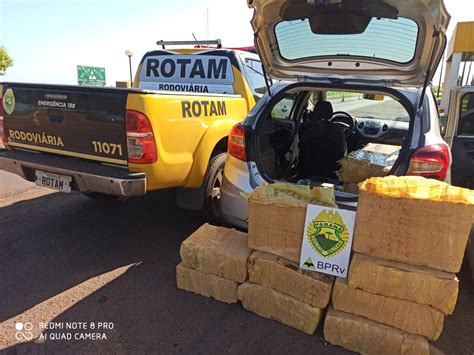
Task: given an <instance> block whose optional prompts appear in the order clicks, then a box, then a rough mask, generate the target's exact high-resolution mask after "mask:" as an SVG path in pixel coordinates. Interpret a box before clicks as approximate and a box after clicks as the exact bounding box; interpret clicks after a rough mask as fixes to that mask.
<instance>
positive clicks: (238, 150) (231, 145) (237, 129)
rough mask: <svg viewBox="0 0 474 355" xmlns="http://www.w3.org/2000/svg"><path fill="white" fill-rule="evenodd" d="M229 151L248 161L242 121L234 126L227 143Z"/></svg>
mask: <svg viewBox="0 0 474 355" xmlns="http://www.w3.org/2000/svg"><path fill="white" fill-rule="evenodd" d="M227 152H228V153H229V154H230V155H232V156H233V157H235V158H237V159H239V160H242V161H246V160H247V155H246V154H245V135H244V126H242V124H241V123H238V124H236V125H235V126H234V127H232V130H231V131H230V134H229V141H228V144H227Z"/></svg>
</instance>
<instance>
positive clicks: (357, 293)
mask: <svg viewBox="0 0 474 355" xmlns="http://www.w3.org/2000/svg"><path fill="white" fill-rule="evenodd" d="M332 304H333V306H334V308H335V309H337V310H339V311H343V312H347V313H352V314H356V315H358V316H362V317H365V318H368V319H371V320H373V321H376V322H378V323H383V324H386V325H390V326H392V327H395V328H398V329H400V330H403V331H405V332H408V333H411V334H417V335H422V336H424V337H426V338H428V339H430V340H436V339H438V337H439V335H440V334H441V331H442V330H443V322H444V315H443V313H441V312H440V311H438V310H437V309H435V308H433V307H431V306H427V305H425V304H418V303H415V302H411V301H406V300H400V299H397V298H391V297H385V296H381V295H376V294H373V293H368V292H365V291H362V290H358V289H354V288H350V287H349V285H348V284H347V282H346V280H344V279H341V278H337V279H336V282H335V283H334V289H333V292H332Z"/></svg>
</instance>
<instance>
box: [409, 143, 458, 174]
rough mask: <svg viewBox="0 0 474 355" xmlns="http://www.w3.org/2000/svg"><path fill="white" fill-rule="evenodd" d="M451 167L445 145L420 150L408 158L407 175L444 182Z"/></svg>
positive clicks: (449, 155)
mask: <svg viewBox="0 0 474 355" xmlns="http://www.w3.org/2000/svg"><path fill="white" fill-rule="evenodd" d="M450 165H451V154H450V152H449V148H448V146H447V145H446V144H433V145H429V146H426V147H423V148H420V149H418V150H416V151H415V153H413V155H412V156H411V158H410V166H409V168H408V173H407V174H408V175H417V176H424V177H426V178H431V179H438V180H441V181H443V180H445V179H446V175H447V174H448V170H449V166H450Z"/></svg>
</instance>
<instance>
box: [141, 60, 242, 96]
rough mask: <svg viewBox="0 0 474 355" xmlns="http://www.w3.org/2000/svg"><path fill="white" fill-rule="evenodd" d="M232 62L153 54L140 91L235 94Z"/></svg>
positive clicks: (143, 72) (143, 71) (146, 64)
mask: <svg viewBox="0 0 474 355" xmlns="http://www.w3.org/2000/svg"><path fill="white" fill-rule="evenodd" d="M233 84H234V72H233V69H232V64H231V62H230V59H229V58H227V57H224V56H214V55H192V54H190V55H178V54H176V55H168V54H165V55H151V56H147V57H146V58H145V59H144V61H143V63H142V68H141V71H140V88H142V89H151V90H164V91H180V92H197V93H217V94H233V93H234V87H233Z"/></svg>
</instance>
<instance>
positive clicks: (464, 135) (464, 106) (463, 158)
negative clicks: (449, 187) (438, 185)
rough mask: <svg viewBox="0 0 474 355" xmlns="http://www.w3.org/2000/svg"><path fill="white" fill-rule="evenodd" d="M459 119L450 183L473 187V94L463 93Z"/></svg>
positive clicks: (454, 138) (454, 142)
mask: <svg viewBox="0 0 474 355" xmlns="http://www.w3.org/2000/svg"><path fill="white" fill-rule="evenodd" d="M458 102H460V107H456V108H454V109H456V110H459V111H458V112H459V119H458V122H457V127H456V130H455V134H454V136H453V143H452V147H451V153H452V157H453V164H452V167H451V183H452V184H453V185H456V186H462V187H468V188H473V187H474V92H468V93H465V94H464V95H463V96H461V98H460V101H458Z"/></svg>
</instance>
